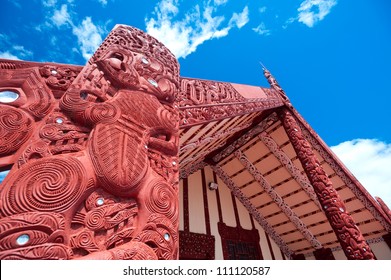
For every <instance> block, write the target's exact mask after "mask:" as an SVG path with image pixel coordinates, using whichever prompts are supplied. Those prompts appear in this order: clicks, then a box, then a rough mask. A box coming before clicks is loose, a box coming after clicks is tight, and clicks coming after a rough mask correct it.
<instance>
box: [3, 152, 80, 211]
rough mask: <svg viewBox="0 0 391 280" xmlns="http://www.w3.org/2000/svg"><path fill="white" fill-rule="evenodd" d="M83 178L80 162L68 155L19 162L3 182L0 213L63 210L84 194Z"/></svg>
mask: <svg viewBox="0 0 391 280" xmlns="http://www.w3.org/2000/svg"><path fill="white" fill-rule="evenodd" d="M86 178H87V176H86V171H85V169H84V167H83V165H82V164H81V162H79V161H78V160H77V159H75V158H72V157H56V158H54V157H52V158H51V159H38V160H36V161H33V162H30V163H28V164H26V165H23V166H22V167H21V169H20V170H19V172H18V173H14V174H13V176H11V177H10V178H9V181H8V182H7V184H5V186H4V189H3V190H2V192H1V193H0V199H1V201H2V208H1V210H0V211H1V214H2V216H6V215H12V214H18V213H23V212H29V211H43V212H65V211H66V210H68V209H69V208H70V207H72V206H73V205H74V204H76V203H77V202H78V201H79V200H80V198H81V197H82V196H83V195H84V193H85V191H86V187H87V179H86ZM7 179H8V178H7Z"/></svg>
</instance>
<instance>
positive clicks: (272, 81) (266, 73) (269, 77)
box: [261, 63, 285, 95]
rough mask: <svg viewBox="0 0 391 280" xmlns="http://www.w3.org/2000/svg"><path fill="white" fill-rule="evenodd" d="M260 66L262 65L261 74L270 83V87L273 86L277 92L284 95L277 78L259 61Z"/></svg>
mask: <svg viewBox="0 0 391 280" xmlns="http://www.w3.org/2000/svg"><path fill="white" fill-rule="evenodd" d="M261 66H262V70H263V75H264V76H265V78H266V79H267V81H268V83H269V84H270V86H271V87H272V88H274V89H275V90H277V91H278V92H279V93H282V94H283V95H285V92H284V90H283V89H282V87H280V85H279V84H278V82H277V80H276V79H275V78H274V76H273V75H272V74H271V73H270V71H269V70H268V69H267V68H266V67H265V66H264V65H263V64H262V63H261Z"/></svg>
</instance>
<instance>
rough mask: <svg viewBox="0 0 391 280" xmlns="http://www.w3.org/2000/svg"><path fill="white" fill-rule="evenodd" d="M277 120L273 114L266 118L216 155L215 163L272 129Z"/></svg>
mask: <svg viewBox="0 0 391 280" xmlns="http://www.w3.org/2000/svg"><path fill="white" fill-rule="evenodd" d="M277 120H278V117H277V114H275V113H273V114H271V115H269V116H268V117H267V118H265V119H264V120H263V121H261V122H260V123H259V124H258V125H257V126H255V127H254V128H253V129H251V130H250V131H249V132H247V133H246V134H244V135H243V136H242V137H240V138H239V139H237V140H235V141H234V142H233V143H232V144H231V145H230V146H228V147H227V148H225V149H224V150H223V151H221V152H220V153H219V154H217V155H215V156H214V157H213V161H214V162H216V163H217V162H219V161H220V160H222V159H224V158H226V157H227V156H229V155H231V154H232V153H233V152H234V151H235V150H236V149H238V148H239V147H242V146H243V145H245V144H246V143H247V142H249V141H250V140H251V139H253V138H254V137H255V136H257V135H258V134H259V133H261V132H262V131H265V130H266V129H267V128H268V127H270V126H271V125H272V124H273V123H275V122H276V121H277Z"/></svg>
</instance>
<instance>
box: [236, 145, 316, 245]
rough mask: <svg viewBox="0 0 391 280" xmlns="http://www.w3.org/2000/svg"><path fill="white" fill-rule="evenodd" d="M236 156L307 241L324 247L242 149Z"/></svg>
mask: <svg viewBox="0 0 391 280" xmlns="http://www.w3.org/2000/svg"><path fill="white" fill-rule="evenodd" d="M235 156H236V158H237V159H239V161H240V162H241V163H242V164H243V166H244V167H245V168H246V170H247V171H248V172H249V173H250V174H251V175H252V176H253V177H254V179H255V180H256V181H257V182H258V183H259V184H260V185H261V186H262V188H263V189H264V190H265V192H266V193H267V194H268V195H269V196H270V198H271V199H273V201H274V202H275V203H276V204H277V205H278V207H280V209H281V211H282V212H283V213H284V214H285V215H286V216H287V217H288V218H289V220H290V221H291V222H292V223H293V224H294V225H295V226H296V228H297V229H298V230H299V231H300V232H301V234H303V236H304V237H305V238H306V239H307V241H308V242H309V243H310V244H311V245H312V246H313V247H314V248H315V249H320V248H322V244H321V243H320V242H319V240H317V239H316V237H315V236H314V235H313V234H312V233H311V232H310V231H309V229H308V228H307V227H306V225H305V224H304V223H303V221H301V219H300V218H299V217H298V216H297V215H296V213H295V212H294V211H293V210H292V209H291V208H290V207H289V206H288V205H287V204H286V203H285V201H284V199H283V198H282V197H281V196H280V195H279V194H278V193H277V192H276V191H275V190H274V189H273V188H272V186H270V184H269V183H268V182H267V180H266V179H265V178H264V177H263V176H262V174H261V173H260V172H259V170H258V169H257V168H256V167H255V166H254V165H253V164H252V163H251V162H250V161H249V160H248V158H247V157H246V155H245V154H243V152H242V151H241V150H237V151H236V152H235Z"/></svg>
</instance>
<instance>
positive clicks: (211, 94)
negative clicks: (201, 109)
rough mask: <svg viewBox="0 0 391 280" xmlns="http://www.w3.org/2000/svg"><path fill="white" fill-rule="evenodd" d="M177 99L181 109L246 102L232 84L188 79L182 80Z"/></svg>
mask: <svg viewBox="0 0 391 280" xmlns="http://www.w3.org/2000/svg"><path fill="white" fill-rule="evenodd" d="M177 99H178V103H179V106H181V107H185V106H195V105H201V104H208V105H211V104H218V103H229V102H243V101H245V98H244V97H243V96H241V95H240V94H239V93H238V92H237V91H236V90H235V89H234V88H233V86H232V85H231V84H230V83H222V82H213V81H205V80H199V79H198V80H196V79H186V78H181V91H180V94H179V95H178V97H177Z"/></svg>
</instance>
